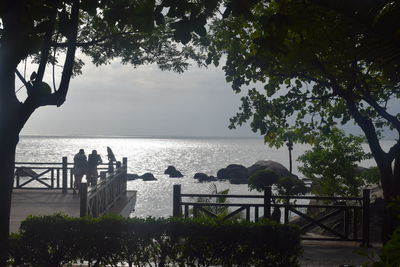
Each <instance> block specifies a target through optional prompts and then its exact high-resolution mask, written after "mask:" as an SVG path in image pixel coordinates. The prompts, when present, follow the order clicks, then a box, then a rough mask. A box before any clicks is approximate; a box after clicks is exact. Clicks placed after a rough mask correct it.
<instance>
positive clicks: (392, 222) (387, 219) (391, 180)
mask: <svg viewBox="0 0 400 267" xmlns="http://www.w3.org/2000/svg"><path fill="white" fill-rule="evenodd" d="M378 167H379V169H380V173H381V177H382V178H381V181H382V189H383V199H384V217H383V227H382V242H383V243H386V242H387V241H388V240H389V238H390V235H391V234H392V233H393V232H394V230H395V229H396V227H399V226H400V218H399V210H398V209H396V208H395V207H392V206H391V205H390V204H391V203H393V201H395V198H396V197H399V196H400V187H399V181H400V177H399V171H400V170H399V166H398V164H395V166H394V169H392V166H391V164H390V163H389V164H387V165H386V166H382V167H381V166H378Z"/></svg>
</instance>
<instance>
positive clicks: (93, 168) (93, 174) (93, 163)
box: [87, 150, 103, 186]
mask: <svg viewBox="0 0 400 267" xmlns="http://www.w3.org/2000/svg"><path fill="white" fill-rule="evenodd" d="M101 163H103V161H102V160H101V157H100V155H99V154H97V151H96V150H93V151H92V154H90V155H89V159H88V172H87V178H88V181H89V182H90V185H91V186H94V185H96V184H97V177H98V176H99V174H98V172H97V166H98V165H99V164H101Z"/></svg>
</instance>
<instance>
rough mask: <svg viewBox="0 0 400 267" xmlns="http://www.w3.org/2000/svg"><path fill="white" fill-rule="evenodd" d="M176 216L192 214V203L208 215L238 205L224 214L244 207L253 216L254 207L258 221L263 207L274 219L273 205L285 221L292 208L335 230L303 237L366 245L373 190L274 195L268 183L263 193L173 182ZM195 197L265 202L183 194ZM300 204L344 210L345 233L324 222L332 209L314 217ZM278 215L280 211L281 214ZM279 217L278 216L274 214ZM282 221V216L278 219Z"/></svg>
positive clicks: (311, 222)
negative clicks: (206, 189)
mask: <svg viewBox="0 0 400 267" xmlns="http://www.w3.org/2000/svg"><path fill="white" fill-rule="evenodd" d="M173 192H174V193H173V216H174V217H181V216H184V217H189V215H190V214H189V207H190V206H191V207H193V209H192V214H193V216H194V217H196V216H198V214H199V212H202V213H203V214H205V215H208V216H211V217H216V215H215V214H214V213H213V212H211V211H209V210H207V211H205V208H206V207H225V208H228V207H235V208H236V210H234V211H233V212H228V214H226V215H225V217H224V218H223V219H224V220H225V219H228V218H231V217H234V216H235V215H236V214H237V213H239V212H240V211H245V213H246V214H245V215H246V220H250V209H254V221H258V220H259V218H260V214H259V210H260V209H261V210H262V209H263V210H264V215H263V217H267V218H271V219H274V214H273V213H271V208H274V212H275V210H276V209H278V210H280V209H283V210H284V222H285V223H289V218H288V216H289V215H288V213H289V211H290V212H293V213H295V214H297V215H298V216H300V217H302V218H303V219H304V220H306V221H307V222H308V224H306V226H307V227H309V226H311V225H315V226H318V227H321V228H322V229H324V230H326V231H328V232H330V233H333V234H334V235H335V238H331V237H308V236H303V237H302V238H303V239H307V240H342V241H360V242H362V244H363V245H368V244H369V209H370V207H369V205H370V190H369V189H364V190H363V196H362V197H330V196H321V197H320V196H281V195H272V194H271V188H270V187H268V188H267V189H266V191H265V193H264V195H236V194H231V195H230V194H228V195H222V194H186V193H185V194H183V193H182V192H181V185H174V191H173ZM189 197H191V198H193V197H199V198H202V197H205V198H224V199H229V198H236V199H260V200H263V203H236V202H235V203H212V202H194V201H189V200H183V198H189ZM277 199H281V200H284V202H283V203H282V204H281V203H276V202H275V201H274V200H277ZM298 199H304V200H321V201H326V200H331V201H332V202H333V203H332V204H327V203H325V202H323V203H322V204H318V203H317V204H297V203H290V200H294V201H295V200H298ZM347 200H348V201H355V203H351V205H339V204H337V203H335V202H336V201H347ZM182 207H184V209H183V210H184V212H183V214H182ZM299 208H323V209H327V210H333V213H334V214H340V213H343V214H344V217H343V219H344V223H343V225H344V227H343V233H339V232H337V231H336V230H334V229H332V228H330V227H329V226H327V225H325V224H323V222H324V221H325V220H327V219H328V218H330V217H332V216H333V215H332V213H330V214H328V215H324V216H322V217H321V218H312V217H310V216H309V215H307V214H306V213H303V212H302V211H300V210H297V209H299ZM360 211H362V220H361V221H360V220H359V219H358V218H357V217H359V215H357V214H359V213H360ZM278 216H279V215H278ZM275 219H276V218H275ZM279 221H280V220H279ZM359 222H362V228H361V229H362V237H361V238H359V237H358V233H357V232H358V229H359V228H358V224H359ZM350 225H352V226H353V228H352V229H353V234H352V236H351V237H350V236H349V229H350V228H349V226H350Z"/></svg>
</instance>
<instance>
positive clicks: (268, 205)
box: [264, 186, 272, 219]
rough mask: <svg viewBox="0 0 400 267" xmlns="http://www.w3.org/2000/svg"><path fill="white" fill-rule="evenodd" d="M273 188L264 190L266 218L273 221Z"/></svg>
mask: <svg viewBox="0 0 400 267" xmlns="http://www.w3.org/2000/svg"><path fill="white" fill-rule="evenodd" d="M271 196H272V192H271V187H270V186H267V187H266V188H265V190H264V217H265V218H268V219H271Z"/></svg>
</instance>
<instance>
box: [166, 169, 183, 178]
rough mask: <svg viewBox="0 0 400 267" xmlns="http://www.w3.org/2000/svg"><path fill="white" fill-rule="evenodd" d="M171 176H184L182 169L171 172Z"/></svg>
mask: <svg viewBox="0 0 400 267" xmlns="http://www.w3.org/2000/svg"><path fill="white" fill-rule="evenodd" d="M169 177H171V178H180V177H183V174H182V173H181V172H180V171H178V170H176V171H175V172H172V173H170V174H169Z"/></svg>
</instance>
